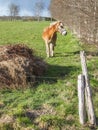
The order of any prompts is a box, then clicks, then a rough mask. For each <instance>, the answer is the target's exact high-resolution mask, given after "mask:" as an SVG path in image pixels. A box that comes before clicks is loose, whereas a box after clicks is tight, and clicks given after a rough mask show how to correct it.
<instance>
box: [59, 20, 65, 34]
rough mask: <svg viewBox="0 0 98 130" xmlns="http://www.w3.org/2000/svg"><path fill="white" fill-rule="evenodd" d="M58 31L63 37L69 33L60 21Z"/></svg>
mask: <svg viewBox="0 0 98 130" xmlns="http://www.w3.org/2000/svg"><path fill="white" fill-rule="evenodd" d="M57 31H58V32H59V33H60V34H62V35H67V31H66V29H65V28H64V24H63V23H62V22H60V21H58V22H57Z"/></svg>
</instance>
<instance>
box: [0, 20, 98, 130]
mask: <svg viewBox="0 0 98 130" xmlns="http://www.w3.org/2000/svg"><path fill="white" fill-rule="evenodd" d="M48 24H49V22H22V21H14V22H0V45H6V44H17V43H21V44H26V45H27V46H29V47H30V48H32V49H34V51H35V53H36V55H38V56H41V57H42V58H43V59H44V60H45V61H46V62H47V63H48V64H49V66H48V69H47V71H46V73H45V74H44V75H43V77H41V79H39V78H38V79H37V84H36V86H34V87H33V88H29V87H28V88H27V89H23V90H2V91H0V117H2V116H3V115H10V116H11V117H14V119H15V121H14V125H15V127H17V129H18V128H19V129H24V128H27V129H29V128H30V129H32V128H34V129H35V130H39V129H40V128H41V127H43V128H44V129H46V128H47V127H49V128H50V129H52V130H60V129H65V128H67V129H68V130H70V129H73V130H74V129H75V130H79V129H83V130H87V129H89V128H88V127H85V128H82V126H80V125H79V121H78V98H77V76H78V74H80V73H81V65H80V56H79V51H80V50H83V49H85V51H88V50H89V49H88V48H89V46H87V45H86V47H85V45H83V46H82V44H81V43H80V42H79V40H77V39H76V37H75V36H73V34H72V33H70V31H68V35H67V36H61V35H60V34H58V39H57V46H56V48H55V56H54V57H53V58H49V59H48V58H46V54H45V45H44V42H43V40H42V37H41V35H42V31H43V28H44V27H46V26H47V25H48ZM90 48H92V47H91V46H90ZM90 50H91V51H93V49H90ZM94 52H95V48H94ZM87 63H88V69H89V75H90V77H91V78H90V79H91V80H90V82H91V86H92V88H93V100H94V105H95V112H96V115H97V117H98V109H97V106H98V100H97V97H98V94H97V92H98V87H97V86H98V80H97V79H98V73H97V70H98V67H97V66H98V65H97V55H96V56H91V57H90V56H89V55H88V61H87ZM28 111H30V112H31V115H28V114H26V113H27V112H28ZM32 111H33V112H32ZM34 112H35V115H33V114H34ZM37 114H38V115H37ZM30 116H31V117H30ZM7 127H9V128H10V127H13V126H4V127H2V128H5V129H7ZM10 129H11V128H10Z"/></svg>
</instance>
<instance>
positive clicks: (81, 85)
mask: <svg viewBox="0 0 98 130" xmlns="http://www.w3.org/2000/svg"><path fill="white" fill-rule="evenodd" d="M78 100H79V119H80V123H81V124H82V125H84V124H85V120H86V107H85V79H84V76H83V75H82V74H80V75H79V76H78Z"/></svg>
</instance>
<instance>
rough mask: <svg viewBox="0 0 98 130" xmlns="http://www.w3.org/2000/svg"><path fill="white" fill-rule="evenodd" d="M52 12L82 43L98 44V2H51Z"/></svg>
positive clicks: (87, 0) (90, 0) (85, 0)
mask: <svg viewBox="0 0 98 130" xmlns="http://www.w3.org/2000/svg"><path fill="white" fill-rule="evenodd" d="M50 10H51V14H52V16H53V17H54V18H55V19H59V20H62V21H63V22H64V23H65V25H66V26H67V27H68V28H69V29H70V30H72V32H74V33H75V34H76V35H77V36H78V37H79V38H80V39H81V40H82V41H84V42H88V43H98V0H70V1H68V0H51V5H50Z"/></svg>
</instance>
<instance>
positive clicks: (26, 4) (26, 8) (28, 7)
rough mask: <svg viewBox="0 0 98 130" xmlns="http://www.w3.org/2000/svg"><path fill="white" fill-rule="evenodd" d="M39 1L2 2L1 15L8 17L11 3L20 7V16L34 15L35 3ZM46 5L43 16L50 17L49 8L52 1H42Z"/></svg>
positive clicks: (13, 0)
mask: <svg viewBox="0 0 98 130" xmlns="http://www.w3.org/2000/svg"><path fill="white" fill-rule="evenodd" d="M36 1H39V0H0V15H8V6H9V5H10V4H11V3H14V4H17V5H19V7H20V15H31V16H32V15H33V6H34V3H35V2H36ZM42 1H43V2H44V4H45V8H44V11H43V13H42V16H50V13H49V11H48V6H49V4H50V0H42Z"/></svg>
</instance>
